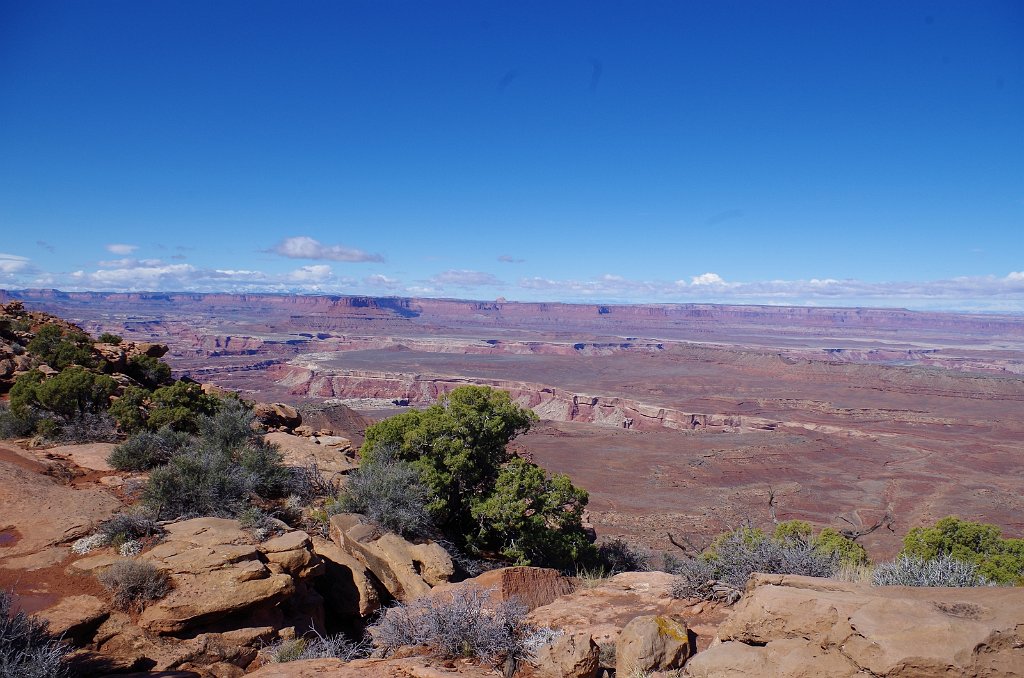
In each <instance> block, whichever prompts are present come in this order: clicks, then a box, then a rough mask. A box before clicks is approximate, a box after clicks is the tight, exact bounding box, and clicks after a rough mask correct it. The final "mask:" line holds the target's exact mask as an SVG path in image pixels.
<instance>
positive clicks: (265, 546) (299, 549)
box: [259, 530, 324, 578]
mask: <svg viewBox="0 0 1024 678" xmlns="http://www.w3.org/2000/svg"><path fill="white" fill-rule="evenodd" d="M259 551H260V553H262V554H263V556H264V558H266V559H267V562H269V563H273V564H275V565H278V566H279V567H280V568H281V569H282V571H284V572H285V573H287V574H290V575H291V576H293V577H296V578H305V577H315V576H318V575H321V574H323V573H324V566H323V564H322V563H321V562H320V558H318V557H317V555H316V553H314V552H313V542H312V541H311V540H310V538H309V535H308V534H306V533H305V532H302V531H299V530H295V531H292V532H286V533H284V534H282V535H278V536H276V537H273V538H271V539H268V540H266V541H265V542H263V543H261V544H260V545H259Z"/></svg>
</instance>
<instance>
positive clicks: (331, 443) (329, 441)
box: [263, 432, 357, 478]
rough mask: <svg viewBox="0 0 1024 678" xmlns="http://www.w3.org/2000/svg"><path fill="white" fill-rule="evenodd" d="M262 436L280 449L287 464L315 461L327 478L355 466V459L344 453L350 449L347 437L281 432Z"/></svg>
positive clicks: (306, 463) (345, 471)
mask: <svg viewBox="0 0 1024 678" xmlns="http://www.w3.org/2000/svg"><path fill="white" fill-rule="evenodd" d="M263 438H264V440H266V441H267V442H270V443H274V444H275V445H277V446H278V447H279V448H280V449H281V454H282V455H283V456H284V463H285V464H286V465H288V466H306V465H308V464H310V463H315V464H316V465H317V467H318V468H319V469H320V472H321V473H323V474H324V475H325V476H327V477H328V478H330V477H331V476H332V475H335V474H339V473H348V472H349V471H351V470H353V469H354V468H356V467H357V464H356V462H355V460H354V459H352V458H350V457H348V456H347V455H346V454H345V452H346V451H347V450H351V449H352V446H351V443H350V441H349V440H348V439H347V438H339V437H337V436H325V437H323V438H320V439H317V438H304V437H302V436H293V435H290V434H288V433H281V432H276V433H268V434H266V435H265V436H263Z"/></svg>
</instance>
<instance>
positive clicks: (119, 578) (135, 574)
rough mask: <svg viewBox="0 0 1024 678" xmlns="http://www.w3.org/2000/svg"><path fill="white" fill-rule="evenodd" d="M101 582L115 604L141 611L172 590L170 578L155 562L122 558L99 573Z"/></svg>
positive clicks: (119, 607)
mask: <svg viewBox="0 0 1024 678" xmlns="http://www.w3.org/2000/svg"><path fill="white" fill-rule="evenodd" d="M98 578H99V580H100V583H101V584H102V585H103V588H105V589H107V591H109V592H110V593H111V594H112V596H113V602H114V607H116V608H118V609H120V610H132V611H135V612H141V611H142V609H143V608H144V607H145V606H146V604H147V603H149V602H150V601H153V600H157V599H159V598H163V597H164V596H165V595H167V594H168V593H169V592H170V590H171V578H170V576H168V574H167V573H166V572H164V571H163V570H160V569H158V568H157V567H156V566H155V565H153V564H152V563H147V562H143V561H138V560H119V561H118V562H116V563H114V564H113V565H111V566H110V567H108V568H107V569H106V570H104V571H103V572H101V573H100V575H99V577H98Z"/></svg>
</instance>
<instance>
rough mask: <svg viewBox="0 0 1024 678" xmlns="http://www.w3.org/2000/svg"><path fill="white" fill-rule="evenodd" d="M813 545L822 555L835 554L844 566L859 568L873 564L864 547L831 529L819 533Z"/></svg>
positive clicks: (812, 542) (827, 528)
mask: <svg viewBox="0 0 1024 678" xmlns="http://www.w3.org/2000/svg"><path fill="white" fill-rule="evenodd" d="M811 545H812V546H813V547H814V548H815V549H816V550H818V551H820V552H822V553H834V554H835V555H836V557H837V558H839V562H840V563H841V564H843V565H849V566H853V567H859V566H862V565H868V564H869V563H870V562H871V561H870V559H869V558H868V552H867V550H865V548H864V547H863V546H861V545H860V544H858V543H857V542H855V541H853V540H852V539H850V538H849V537H844V536H843V535H841V534H839V531H838V530H836V529H834V528H831V527H826V528H825V529H823V530H822V531H821V532H819V533H818V536H816V537H815V538H814V539H813V540H812V541H811Z"/></svg>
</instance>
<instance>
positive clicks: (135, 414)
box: [110, 386, 153, 433]
mask: <svg viewBox="0 0 1024 678" xmlns="http://www.w3.org/2000/svg"><path fill="white" fill-rule="evenodd" d="M152 395H153V394H152V393H150V392H149V391H147V390H146V389H144V388H139V387H138V386H129V387H128V388H126V389H125V390H124V392H123V393H122V394H121V397H119V398H117V399H116V400H115V401H114V402H113V403H111V405H110V416H112V417H113V418H114V420H115V421H116V422H117V427H118V428H119V429H121V431H123V432H125V433H136V432H137V431H142V430H144V429H145V428H146V419H147V417H148V411H147V409H146V405H147V403H148V402H149V400H150V398H151V397H152Z"/></svg>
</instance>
